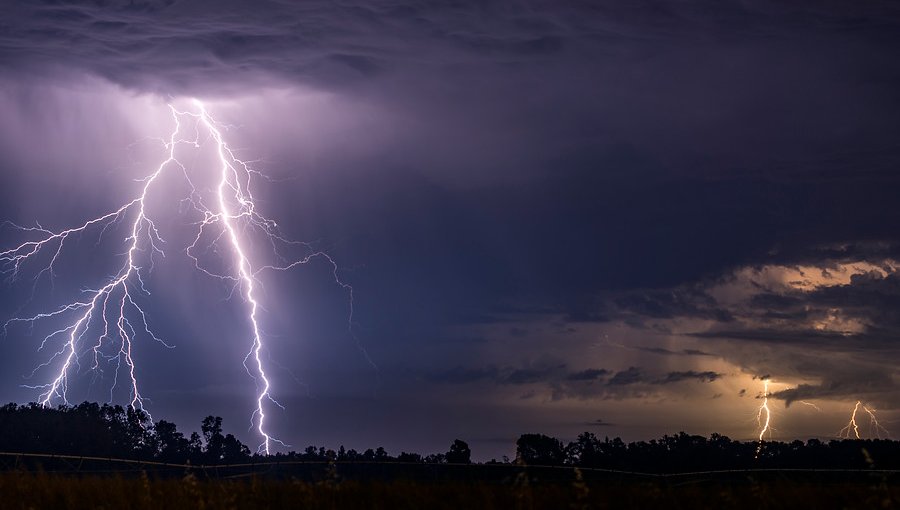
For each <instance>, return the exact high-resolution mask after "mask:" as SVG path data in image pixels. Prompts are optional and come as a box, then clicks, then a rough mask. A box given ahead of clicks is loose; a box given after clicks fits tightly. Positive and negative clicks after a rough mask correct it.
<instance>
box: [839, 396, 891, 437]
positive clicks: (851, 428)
mask: <svg viewBox="0 0 900 510" xmlns="http://www.w3.org/2000/svg"><path fill="white" fill-rule="evenodd" d="M860 408H862V410H863V411H865V412H866V414H868V415H869V428H870V431H871V433H872V434H873V435H874V436H875V437H878V438H880V437H881V434H882V432H883V433H884V434H885V435H890V432H889V431H888V430H887V429H886V428H884V427H882V426H881V424H880V423H878V418H877V417H876V416H875V409H873V408H871V407H868V406H865V405H863V403H862V401H861V400H857V401H856V405H854V406H853V411H852V412H851V413H850V421H849V422H848V423H847V426H845V427H844V428H842V429H841V431H840V432H838V437H840V438H843V439H861V436H860V435H859V424H858V423H857V422H856V415H857V414H858V413H859V409H860Z"/></svg>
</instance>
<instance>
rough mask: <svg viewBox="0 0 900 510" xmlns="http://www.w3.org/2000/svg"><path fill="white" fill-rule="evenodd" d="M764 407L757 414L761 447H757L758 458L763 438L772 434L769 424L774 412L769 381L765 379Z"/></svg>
mask: <svg viewBox="0 0 900 510" xmlns="http://www.w3.org/2000/svg"><path fill="white" fill-rule="evenodd" d="M762 399H763V402H762V405H760V406H759V409H758V410H757V412H756V421H757V423H758V424H759V445H758V446H757V447H756V456H757V457H758V456H759V453H760V452H761V451H762V446H763V438H764V437H765V436H766V434H771V431H770V430H769V429H770V426H769V423H770V421H771V419H772V411H771V410H770V409H769V380H768V379H763V393H762Z"/></svg>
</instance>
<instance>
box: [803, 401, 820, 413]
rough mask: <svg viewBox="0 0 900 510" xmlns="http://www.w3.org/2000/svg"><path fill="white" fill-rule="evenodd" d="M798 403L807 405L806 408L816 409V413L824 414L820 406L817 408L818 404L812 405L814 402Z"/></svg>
mask: <svg viewBox="0 0 900 510" xmlns="http://www.w3.org/2000/svg"><path fill="white" fill-rule="evenodd" d="M798 402H800V403H801V404H803V405H805V406H806V407H812V408H813V409H815V410H816V411H819V412H822V409H821V408H819V406H817V405H816V404H814V403H812V402H807V401H805V400H798Z"/></svg>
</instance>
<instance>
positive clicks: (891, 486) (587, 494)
mask: <svg viewBox="0 0 900 510" xmlns="http://www.w3.org/2000/svg"><path fill="white" fill-rule="evenodd" d="M0 508H2V509H4V510H5V509H11V510H12V509H23V510H25V509H54V510H56V509H59V510H63V509H73V510H74V509H88V508H90V509H109V510H113V509H115V510H120V509H121V510H124V509H148V510H150V509H153V510H156V509H171V510H178V509H201V510H204V509H241V510H253V509H257V508H259V509H262V508H303V509H345V508H354V509H355V508H372V509H391V510H400V509H421V508H427V509H442V508H447V509H459V508H466V509H470V508H472V509H474V508H485V509H522V510H526V509H527V510H531V509H543V508H548V509H549V508H552V509H566V508H570V509H589V508H666V509H673V510H676V509H687V508H748V509H749V508H752V509H768V508H771V509H781V508H784V509H788V508H790V509H792V510H795V509H797V508H882V509H891V508H900V488H898V486H897V485H896V484H895V483H888V482H887V481H885V480H880V481H879V480H878V479H872V480H870V481H866V480H861V481H857V482H831V483H815V482H811V481H803V482H799V481H790V480H785V479H777V478H775V479H769V480H765V481H763V480H756V481H754V480H753V479H749V478H744V479H731V480H730V481H722V480H720V481H712V480H691V481H685V480H681V481H677V482H676V481H674V480H659V481H656V480H655V481H636V480H625V481H622V480H619V481H608V482H589V483H586V482H584V481H583V480H581V479H580V477H576V479H575V481H574V482H572V483H568V484H564V483H543V484H536V483H534V482H533V481H529V480H528V479H527V478H526V477H521V476H520V477H518V478H515V479H511V480H509V481H508V482H507V483H504V484H497V483H463V482H431V483H429V482H411V481H402V480H398V481H393V482H357V481H344V482H339V483H338V482H334V481H330V482H320V483H308V482H301V481H294V480H278V479H265V478H249V479H240V480H221V479H206V480H201V479H198V478H197V477H195V476H193V475H187V476H185V477H182V478H158V479H156V478H152V477H150V476H148V475H146V474H141V475H139V476H131V477H123V476H97V475H88V476H73V475H52V474H46V473H24V472H6V473H0Z"/></svg>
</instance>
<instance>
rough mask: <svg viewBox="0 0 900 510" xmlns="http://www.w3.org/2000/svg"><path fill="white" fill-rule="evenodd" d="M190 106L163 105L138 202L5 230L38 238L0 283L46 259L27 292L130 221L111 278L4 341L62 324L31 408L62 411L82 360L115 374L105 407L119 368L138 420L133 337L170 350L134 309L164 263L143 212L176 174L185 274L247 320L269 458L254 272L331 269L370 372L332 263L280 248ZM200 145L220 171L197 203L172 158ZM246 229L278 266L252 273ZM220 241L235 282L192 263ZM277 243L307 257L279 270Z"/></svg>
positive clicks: (241, 177) (4, 270)
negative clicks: (223, 286) (197, 275)
mask: <svg viewBox="0 0 900 510" xmlns="http://www.w3.org/2000/svg"><path fill="white" fill-rule="evenodd" d="M193 106H194V108H195V109H194V111H180V110H178V109H176V108H175V107H174V106H172V105H169V110H170V113H171V115H172V118H173V120H174V129H173V130H172V132H171V134H170V136H169V138H168V140H167V141H166V140H162V142H163V146H164V148H165V150H166V153H167V157H166V158H165V160H164V161H163V162H162V163H161V164H160V165H159V166H158V167H157V168H156V171H155V172H153V173H152V174H150V175H149V176H147V177H145V178H144V179H141V180H140V181H139V182H141V183H142V187H141V192H140V195H139V196H138V197H137V198H135V199H133V200H131V201H130V202H127V203H126V204H125V205H123V206H121V207H120V208H119V209H116V210H115V211H112V212H109V213H106V214H104V215H101V216H99V217H97V218H93V219H90V220H88V221H86V222H84V223H83V224H82V225H81V226H78V227H75V228H70V229H65V230H60V231H52V230H49V229H45V228H44V227H43V226H41V225H40V224H37V226H35V227H23V226H20V225H16V224H12V223H9V222H7V223H6V224H7V225H10V226H11V227H12V228H15V229H17V230H19V231H21V232H24V233H26V234H28V235H31V236H36V237H37V240H30V241H26V242H24V243H22V244H20V245H18V246H16V247H14V248H11V249H8V250H6V251H0V274H6V275H7V279H8V280H9V281H15V280H16V279H18V278H19V276H20V271H21V270H22V268H23V265H24V264H25V263H26V262H28V261H29V260H31V259H36V258H38V254H39V253H42V252H49V253H52V255H51V256H50V260H49V262H48V263H47V265H46V266H45V267H43V268H42V269H41V270H40V272H38V274H37V275H36V276H35V286H36V285H37V281H38V279H39V278H40V277H41V276H42V275H44V274H47V275H49V277H50V280H51V283H52V281H53V277H54V276H55V271H54V268H55V264H56V262H57V261H58V259H59V258H60V257H61V256H62V255H63V252H64V251H65V248H66V242H67V240H69V238H70V237H72V236H73V235H81V234H85V233H88V232H89V231H94V229H97V230H99V235H98V240H97V244H96V245H95V246H99V243H100V239H102V237H103V236H104V235H105V234H106V233H107V232H108V231H111V229H112V228H113V226H114V225H117V224H118V223H119V222H120V221H122V220H123V219H124V218H125V217H128V216H130V215H134V219H133V221H132V222H131V224H130V232H129V235H128V236H127V237H126V238H125V242H126V243H127V250H126V251H125V252H124V254H123V255H124V257H125V261H124V262H123V264H122V266H121V267H120V268H119V270H118V271H117V272H116V273H115V275H114V276H113V277H111V278H110V279H109V280H107V281H106V282H105V284H104V285H103V286H101V287H99V288H97V289H94V290H86V291H84V292H83V294H84V295H85V297H83V298H81V299H78V300H75V301H72V302H70V303H67V304H64V305H62V306H59V307H57V308H56V309H54V310H52V311H50V312H43V313H38V314H35V315H33V316H30V317H16V318H13V319H10V320H9V321H7V322H6V323H5V324H4V325H3V334H4V335H5V334H7V332H8V328H9V327H10V326H11V325H12V324H14V323H25V324H27V325H28V326H29V329H30V330H32V329H33V328H34V327H35V325H36V323H38V322H40V321H45V320H56V319H62V318H66V317H70V316H71V318H70V319H69V322H68V323H64V325H63V326H62V327H60V328H58V329H56V330H54V331H52V332H51V333H49V334H48V335H47V336H45V337H44V338H43V340H42V341H41V344H40V347H39V349H38V350H39V351H40V350H43V349H44V347H45V346H46V345H48V344H50V343H53V342H56V341H57V340H56V338H57V337H59V336H63V335H65V338H66V340H65V342H64V343H63V345H62V347H60V348H59V349H58V350H57V351H56V352H55V353H53V354H52V355H51V356H50V359H49V360H47V361H46V362H44V363H42V364H40V365H38V366H37V367H36V368H35V369H34V371H33V372H32V376H34V375H35V374H36V373H37V372H38V371H39V370H41V369H43V368H45V367H48V366H51V365H54V364H59V369H58V371H57V372H56V376H55V377H54V378H53V379H52V380H51V382H49V383H47V384H43V385H33V386H26V387H28V388H32V389H36V390H39V391H40V403H41V404H42V405H44V406H49V405H50V404H51V403H52V402H53V401H54V400H59V401H61V402H62V403H63V404H68V403H69V401H68V398H67V391H68V388H69V377H70V376H71V374H72V371H73V370H76V369H80V364H79V356H80V355H82V354H87V355H89V356H90V358H91V360H92V362H91V365H90V368H91V370H93V371H102V369H101V368H100V367H101V360H104V361H105V362H107V363H111V364H112V365H113V366H114V368H115V370H114V373H113V381H112V387H111V388H110V402H111V401H112V400H113V396H114V393H115V389H116V387H117V386H118V384H119V373H120V369H123V368H124V371H125V373H126V374H127V379H128V384H129V398H130V401H129V404H128V405H129V406H130V407H132V408H134V409H140V410H144V411H145V412H146V410H145V407H144V400H145V399H144V397H143V396H142V394H141V393H140V391H139V388H138V375H137V365H136V360H135V357H134V349H133V347H134V341H135V340H136V339H137V337H138V336H139V334H140V335H141V336H146V337H148V338H150V339H152V340H154V341H156V342H159V343H160V344H162V345H164V346H166V347H169V348H171V347H172V346H171V345H169V344H167V343H166V342H164V341H163V340H162V339H161V338H160V337H159V336H157V335H156V334H155V333H154V332H153V330H152V329H151V327H150V324H149V322H148V316H147V313H146V312H145V310H144V308H142V307H141V306H140V305H139V303H138V302H137V301H135V293H138V294H144V295H146V296H149V295H150V292H149V290H148V289H147V288H146V285H145V277H146V274H144V273H149V272H151V271H152V270H153V267H154V255H159V256H163V257H165V255H166V254H165V252H163V250H162V249H161V248H160V246H161V245H162V244H164V240H163V239H162V237H161V236H160V233H159V231H158V230H157V227H156V224H155V223H154V221H153V220H152V219H151V218H150V216H149V214H148V209H147V207H146V205H147V201H148V200H147V199H148V197H149V196H150V194H151V192H152V191H153V189H154V187H155V186H154V185H156V184H157V183H158V181H159V178H160V177H161V176H162V175H163V174H164V173H166V172H168V173H171V171H172V170H175V171H176V175H178V174H180V175H181V176H182V177H183V178H184V180H185V182H186V183H187V184H188V187H189V190H190V191H189V194H188V196H187V197H185V198H183V199H181V201H180V204H181V207H180V209H181V210H182V212H184V206H185V205H187V206H188V212H192V213H195V214H197V215H199V216H201V219H199V220H198V221H196V222H194V223H193V225H194V226H195V227H196V228H197V231H196V236H195V237H194V239H193V242H191V243H190V244H189V245H188V246H187V248H186V249H185V250H184V251H185V253H186V255H187V256H188V257H189V258H190V259H191V260H192V261H193V265H194V267H195V268H196V269H197V270H198V271H200V272H202V273H204V274H206V275H208V276H211V277H214V278H217V279H220V280H222V281H223V282H227V283H229V284H230V285H231V289H232V290H231V294H239V295H240V296H241V297H242V298H243V301H244V303H245V304H246V307H247V308H246V316H247V320H248V321H249V323H250V326H251V336H252V341H251V346H250V350H249V352H248V353H247V355H246V356H245V357H244V360H243V365H244V368H245V369H246V370H247V373H248V374H249V375H250V376H251V377H252V378H253V379H255V380H256V382H257V389H258V394H257V398H256V408H255V410H254V411H253V413H252V416H251V423H252V424H254V425H255V426H256V430H257V432H258V433H259V434H260V436H261V437H262V438H263V441H262V444H260V446H259V448H258V450H257V451H258V452H265V453H266V454H269V453H271V445H272V443H273V442H275V443H279V444H282V445H283V444H284V443H282V442H281V441H279V440H277V439H275V438H273V437H272V436H271V435H270V434H269V433H268V432H267V429H266V418H267V415H266V412H265V411H266V406H267V402H271V403H272V404H274V405H277V406H279V407H281V404H279V403H278V402H277V401H276V400H275V399H274V398H273V396H272V394H271V388H272V385H271V381H270V379H269V375H268V374H267V373H266V370H265V367H264V363H263V351H265V350H266V348H265V345H264V343H263V335H262V328H261V326H260V323H259V317H258V312H259V310H260V309H261V308H262V306H261V304H260V302H259V298H258V295H257V293H256V290H257V288H258V287H261V283H260V282H259V280H258V279H257V275H258V273H259V272H261V271H264V270H276V271H287V270H289V269H292V268H294V267H296V266H298V265H303V264H306V263H308V262H310V261H311V260H313V259H323V260H325V261H326V262H327V263H328V264H330V266H331V273H332V275H333V277H334V281H335V283H336V284H337V285H338V286H340V287H341V288H342V289H344V290H345V291H346V292H347V293H348V296H349V301H350V310H349V319H348V328H349V330H350V333H351V334H352V336H353V338H354V340H355V341H356V343H357V347H358V348H359V349H360V351H361V353H362V354H363V355H364V357H365V359H366V361H368V362H369V364H371V365H372V366H373V367H374V368H375V369H376V370H377V366H376V365H375V364H374V362H373V361H372V360H371V358H370V357H369V355H368V353H367V352H366V351H365V349H364V348H363V347H362V345H361V344H360V343H359V340H358V339H356V336H355V334H353V287H351V286H350V285H349V284H347V283H345V282H343V281H342V280H341V279H340V278H339V276H338V266H337V263H336V262H335V261H334V260H333V259H332V258H331V256H329V255H328V254H327V253H325V252H322V251H317V250H313V249H312V247H311V245H309V244H307V243H299V242H295V241H291V240H288V239H286V238H285V237H283V236H282V235H281V234H280V232H279V230H278V226H277V224H276V223H275V222H274V221H272V220H269V219H267V218H265V217H264V216H262V215H261V214H260V213H259V212H258V211H257V209H256V204H255V202H254V199H253V195H252V194H251V191H250V184H251V180H252V178H253V177H254V176H256V175H261V174H260V173H259V172H258V171H256V170H254V169H252V168H251V167H250V166H249V165H250V162H245V161H242V160H240V159H238V158H237V157H236V156H235V154H234V152H233V151H232V149H231V148H230V147H229V146H228V144H227V143H226V141H225V138H224V136H223V134H222V128H223V127H225V126H224V125H222V124H220V123H218V122H217V121H216V120H215V119H214V118H213V117H212V116H211V115H210V113H209V111H208V110H207V109H206V107H205V105H204V104H203V103H202V102H200V101H198V100H193ZM185 119H190V122H188V124H191V125H190V126H186V125H184V122H183V121H184V120H185ZM182 131H186V132H188V133H191V134H192V138H191V137H190V136H189V137H187V138H182V136H183V135H181V133H182ZM202 137H206V138H205V139H206V140H211V141H212V142H213V143H215V149H216V157H217V161H218V164H219V169H218V170H217V171H216V174H214V175H215V176H217V177H216V181H217V183H216V185H215V190H214V197H213V199H212V200H209V201H206V200H204V196H203V193H201V191H200V188H198V187H197V186H196V185H195V181H194V179H193V178H192V176H191V175H190V172H189V169H188V167H186V166H185V165H184V164H182V163H181V162H180V161H179V160H178V159H177V157H176V152H175V151H176V148H177V147H179V146H182V145H184V146H188V147H194V148H197V149H199V148H200V147H201V145H202V144H201V138H202ZM248 227H252V228H254V229H258V230H259V231H261V232H262V233H263V234H264V235H265V236H266V237H267V238H268V240H269V243H270V244H271V246H272V249H273V253H274V255H275V256H276V258H277V259H278V263H277V264H270V265H261V266H260V267H258V268H256V269H254V268H253V265H252V263H251V260H250V257H249V252H248V250H247V246H246V244H245V241H243V240H242V234H246V231H247V230H248ZM211 229H212V230H217V232H214V233H211V234H212V241H211V242H210V243H209V244H208V246H207V247H206V249H205V250H202V249H201V242H202V241H203V239H204V238H205V236H207V235H208V234H207V232H208V231H209V230H211ZM220 242H222V243H223V244H227V246H228V247H229V252H230V253H231V255H232V256H233V260H234V274H221V273H220V272H218V271H216V270H214V269H211V268H208V267H206V266H205V265H204V264H203V263H202V262H201V258H200V257H202V256H203V255H204V254H205V253H206V252H208V251H209V250H210V249H212V252H213V253H214V254H218V248H217V247H218V246H219V243H220ZM278 243H283V244H285V245H301V246H303V247H305V248H306V249H307V250H308V254H307V255H306V256H304V257H301V258H300V259H298V260H295V261H287V260H285V259H284V258H283V257H281V255H280V254H279V253H278V249H277V244H278ZM141 256H143V258H141ZM229 297H231V295H229ZM135 326H137V327H135ZM92 328H97V329H98V330H99V331H98V333H97V336H96V337H94V338H93V340H92V341H88V338H87V337H89V336H92V331H93V330H92ZM110 347H112V348H114V351H113V353H112V354H106V353H104V350H105V349H108V348H110ZM251 360H252V362H251ZM123 365H124V367H123ZM251 365H252V366H251ZM148 416H149V413H148ZM151 419H152V418H151Z"/></svg>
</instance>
